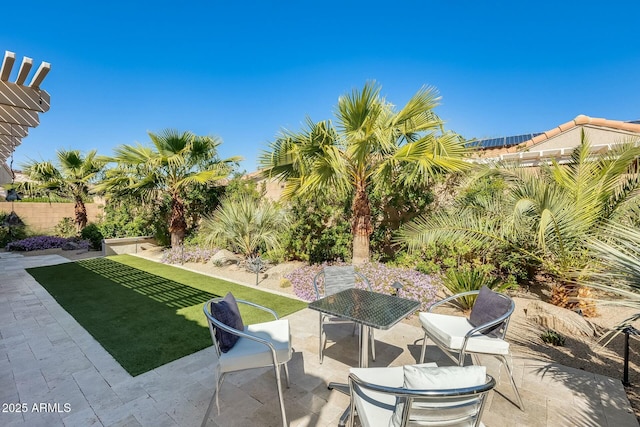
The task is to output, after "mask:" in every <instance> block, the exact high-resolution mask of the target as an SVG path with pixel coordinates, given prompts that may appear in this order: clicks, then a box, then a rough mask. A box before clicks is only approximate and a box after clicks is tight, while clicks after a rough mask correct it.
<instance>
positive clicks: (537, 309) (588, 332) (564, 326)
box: [524, 301, 597, 337]
mask: <svg viewBox="0 0 640 427" xmlns="http://www.w3.org/2000/svg"><path fill="white" fill-rule="evenodd" d="M524 311H525V314H526V318H527V320H529V321H531V322H533V323H536V324H538V325H540V326H542V327H543V328H546V329H552V330H554V331H556V332H558V333H560V334H563V335H565V336H569V337H571V336H581V337H594V336H595V335H596V333H597V331H596V329H595V327H594V326H593V325H592V324H591V323H590V322H589V321H587V320H586V319H585V318H584V317H582V316H581V315H580V314H578V313H576V312H574V311H571V310H567V309H566V308H561V307H557V306H555V305H553V304H549V303H546V302H542V301H534V302H531V303H529V305H528V306H527V308H526V309H525V310H524Z"/></svg>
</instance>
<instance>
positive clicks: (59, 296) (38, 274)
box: [27, 255, 307, 376]
mask: <svg viewBox="0 0 640 427" xmlns="http://www.w3.org/2000/svg"><path fill="white" fill-rule="evenodd" d="M27 271H28V272H29V274H30V275H31V276H33V277H34V278H35V279H36V281H37V282H38V283H40V284H41V285H42V286H43V287H44V288H45V289H46V290H47V291H48V292H49V293H50V294H51V295H52V296H53V297H54V298H55V299H56V301H58V303H59V304H60V305H61V306H62V307H63V308H64V309H65V310H66V311H67V312H68V313H69V314H71V315H72V316H73V318H74V319H76V321H78V323H80V324H81V325H82V326H83V327H84V328H85V329H86V330H87V331H88V332H89V333H90V334H91V335H92V336H93V337H94V338H95V339H96V340H97V341H98V342H99V343H100V344H101V345H102V346H103V347H104V348H105V349H106V350H107V351H108V352H109V353H110V354H111V355H112V356H113V357H114V358H115V359H116V360H117V361H118V362H119V363H120V365H122V367H123V368H124V369H126V370H127V372H129V373H130V374H131V375H133V376H135V375H139V374H142V373H144V372H147V371H149V370H151V369H153V368H156V367H158V366H161V365H164V364H165V363H168V362H170V361H172V360H175V359H178V358H180V357H183V356H187V355H189V354H191V353H194V352H196V351H198V350H201V349H203V348H205V347H208V346H210V345H211V336H210V335H209V330H208V329H207V322H206V319H205V316H204V314H203V312H202V307H203V304H204V302H206V301H207V300H208V299H210V298H214V297H218V296H224V295H226V293H227V292H231V293H233V295H234V296H235V297H236V298H237V299H244V300H248V301H252V302H255V303H257V304H260V305H263V306H266V307H269V308H271V309H273V310H275V311H276V312H277V313H278V315H279V316H280V317H282V316H286V315H288V314H291V313H294V312H296V311H298V310H301V309H302V308H304V307H306V306H307V304H306V303H305V302H302V301H298V300H295V299H292V298H286V297H282V296H280V295H275V294H272V293H268V292H263V291H260V290H256V289H252V288H249V287H246V286H242V285H238V284H235V283H231V282H227V281H225V280H221V279H216V278H213V277H209V276H205V275H203V274H198V273H193V272H190V271H186V270H183V269H180V268H176V267H172V266H170V265H164V264H159V263H157V262H153V261H149V260H145V259H142V258H138V257H133V256H129V255H116V256H112V257H107V258H95V259H88V260H82V261H77V262H72V263H66V264H59V265H54V266H49V267H38V268H30V269H28V270H27ZM240 310H241V314H242V319H243V321H244V323H245V325H247V324H252V323H257V322H263V321H268V320H273V316H271V315H270V314H269V313H266V312H264V311H261V310H257V309H254V308H251V307H246V306H245V305H244V304H240Z"/></svg>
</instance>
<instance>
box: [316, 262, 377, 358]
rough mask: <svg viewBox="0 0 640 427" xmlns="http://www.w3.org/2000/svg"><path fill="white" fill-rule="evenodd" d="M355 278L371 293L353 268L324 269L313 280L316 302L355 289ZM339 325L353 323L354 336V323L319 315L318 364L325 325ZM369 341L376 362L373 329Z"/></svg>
mask: <svg viewBox="0 0 640 427" xmlns="http://www.w3.org/2000/svg"><path fill="white" fill-rule="evenodd" d="M321 278H324V285H323V286H322V291H321V290H320V285H319V283H318V282H319V281H320V279H321ZM357 278H359V279H360V280H362V282H364V284H365V285H366V287H367V290H369V291H371V283H369V281H368V280H367V278H366V277H365V276H364V275H362V274H360V273H358V272H357V271H355V268H354V267H353V266H352V265H348V266H331V267H324V268H323V269H322V270H321V271H320V272H318V274H316V276H315V277H314V278H313V288H314V289H315V291H316V300H318V299H320V298H323V297H325V296H329V295H333V294H336V293H338V292H340V291H343V290H345V289H350V288H353V287H355V286H356V279H357ZM339 323H353V333H354V334H355V329H356V324H355V323H354V322H352V321H350V320H347V319H343V318H341V317H337V316H331V315H328V314H326V313H320V333H319V340H320V341H319V350H318V357H319V359H320V363H322V360H323V358H324V348H325V346H326V345H327V333H326V331H325V325H328V324H339ZM369 339H370V340H371V357H372V358H373V360H376V347H375V339H374V337H373V329H370V333H369Z"/></svg>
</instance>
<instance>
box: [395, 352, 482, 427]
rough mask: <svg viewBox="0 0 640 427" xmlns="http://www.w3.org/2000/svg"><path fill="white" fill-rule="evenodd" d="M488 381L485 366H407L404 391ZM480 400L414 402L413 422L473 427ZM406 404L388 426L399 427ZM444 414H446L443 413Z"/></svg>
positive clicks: (460, 386) (411, 418)
mask: <svg viewBox="0 0 640 427" xmlns="http://www.w3.org/2000/svg"><path fill="white" fill-rule="evenodd" d="M486 380H487V369H486V368H485V367H484V366H465V367H462V366H447V367H442V368H438V367H431V366H424V365H422V366H421V365H408V366H405V367H404V388H407V389H413V390H450V389H456V388H466V387H475V386H479V385H482V384H484V383H485V382H486ZM479 404H480V401H479V400H478V398H475V397H474V398H456V399H445V398H442V399H430V400H429V402H421V401H414V403H413V407H412V409H411V415H410V421H412V422H416V423H418V424H421V425H422V424H424V425H448V426H449V425H450V426H471V425H473V423H474V422H475V418H476V415H477V413H478V405H479ZM403 409H404V402H399V403H398V404H397V405H396V409H395V411H394V413H393V416H392V417H391V422H390V423H389V426H393V427H398V426H400V424H401V421H402V411H403ZM443 411H444V412H443Z"/></svg>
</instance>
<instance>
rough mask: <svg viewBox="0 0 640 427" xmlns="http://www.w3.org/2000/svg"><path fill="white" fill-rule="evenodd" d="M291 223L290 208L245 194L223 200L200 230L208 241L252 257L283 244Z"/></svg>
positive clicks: (204, 221) (205, 220)
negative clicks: (288, 211)
mask: <svg viewBox="0 0 640 427" xmlns="http://www.w3.org/2000/svg"><path fill="white" fill-rule="evenodd" d="M288 225H289V217H288V215H287V213H286V211H284V210H282V209H280V208H279V207H278V206H277V205H276V204H275V203H273V202H271V201H269V200H268V199H262V200H259V199H256V198H254V197H251V196H250V195H246V194H242V195H240V196H236V197H232V198H229V197H227V198H226V199H224V200H222V202H221V203H220V206H218V208H217V209H216V210H215V212H214V213H213V215H211V216H210V217H207V218H205V219H204V220H203V221H202V224H201V225H200V228H199V231H200V233H201V234H202V235H203V236H204V241H205V242H207V243H209V244H211V245H221V246H223V247H227V248H230V249H231V250H232V251H234V252H239V253H242V254H243V255H244V256H245V257H247V258H248V257H252V256H256V255H258V252H259V250H260V249H261V248H262V247H264V248H265V249H267V250H270V249H277V248H279V247H280V245H281V238H282V235H283V231H284V230H285V229H286V227H287V226H288Z"/></svg>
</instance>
